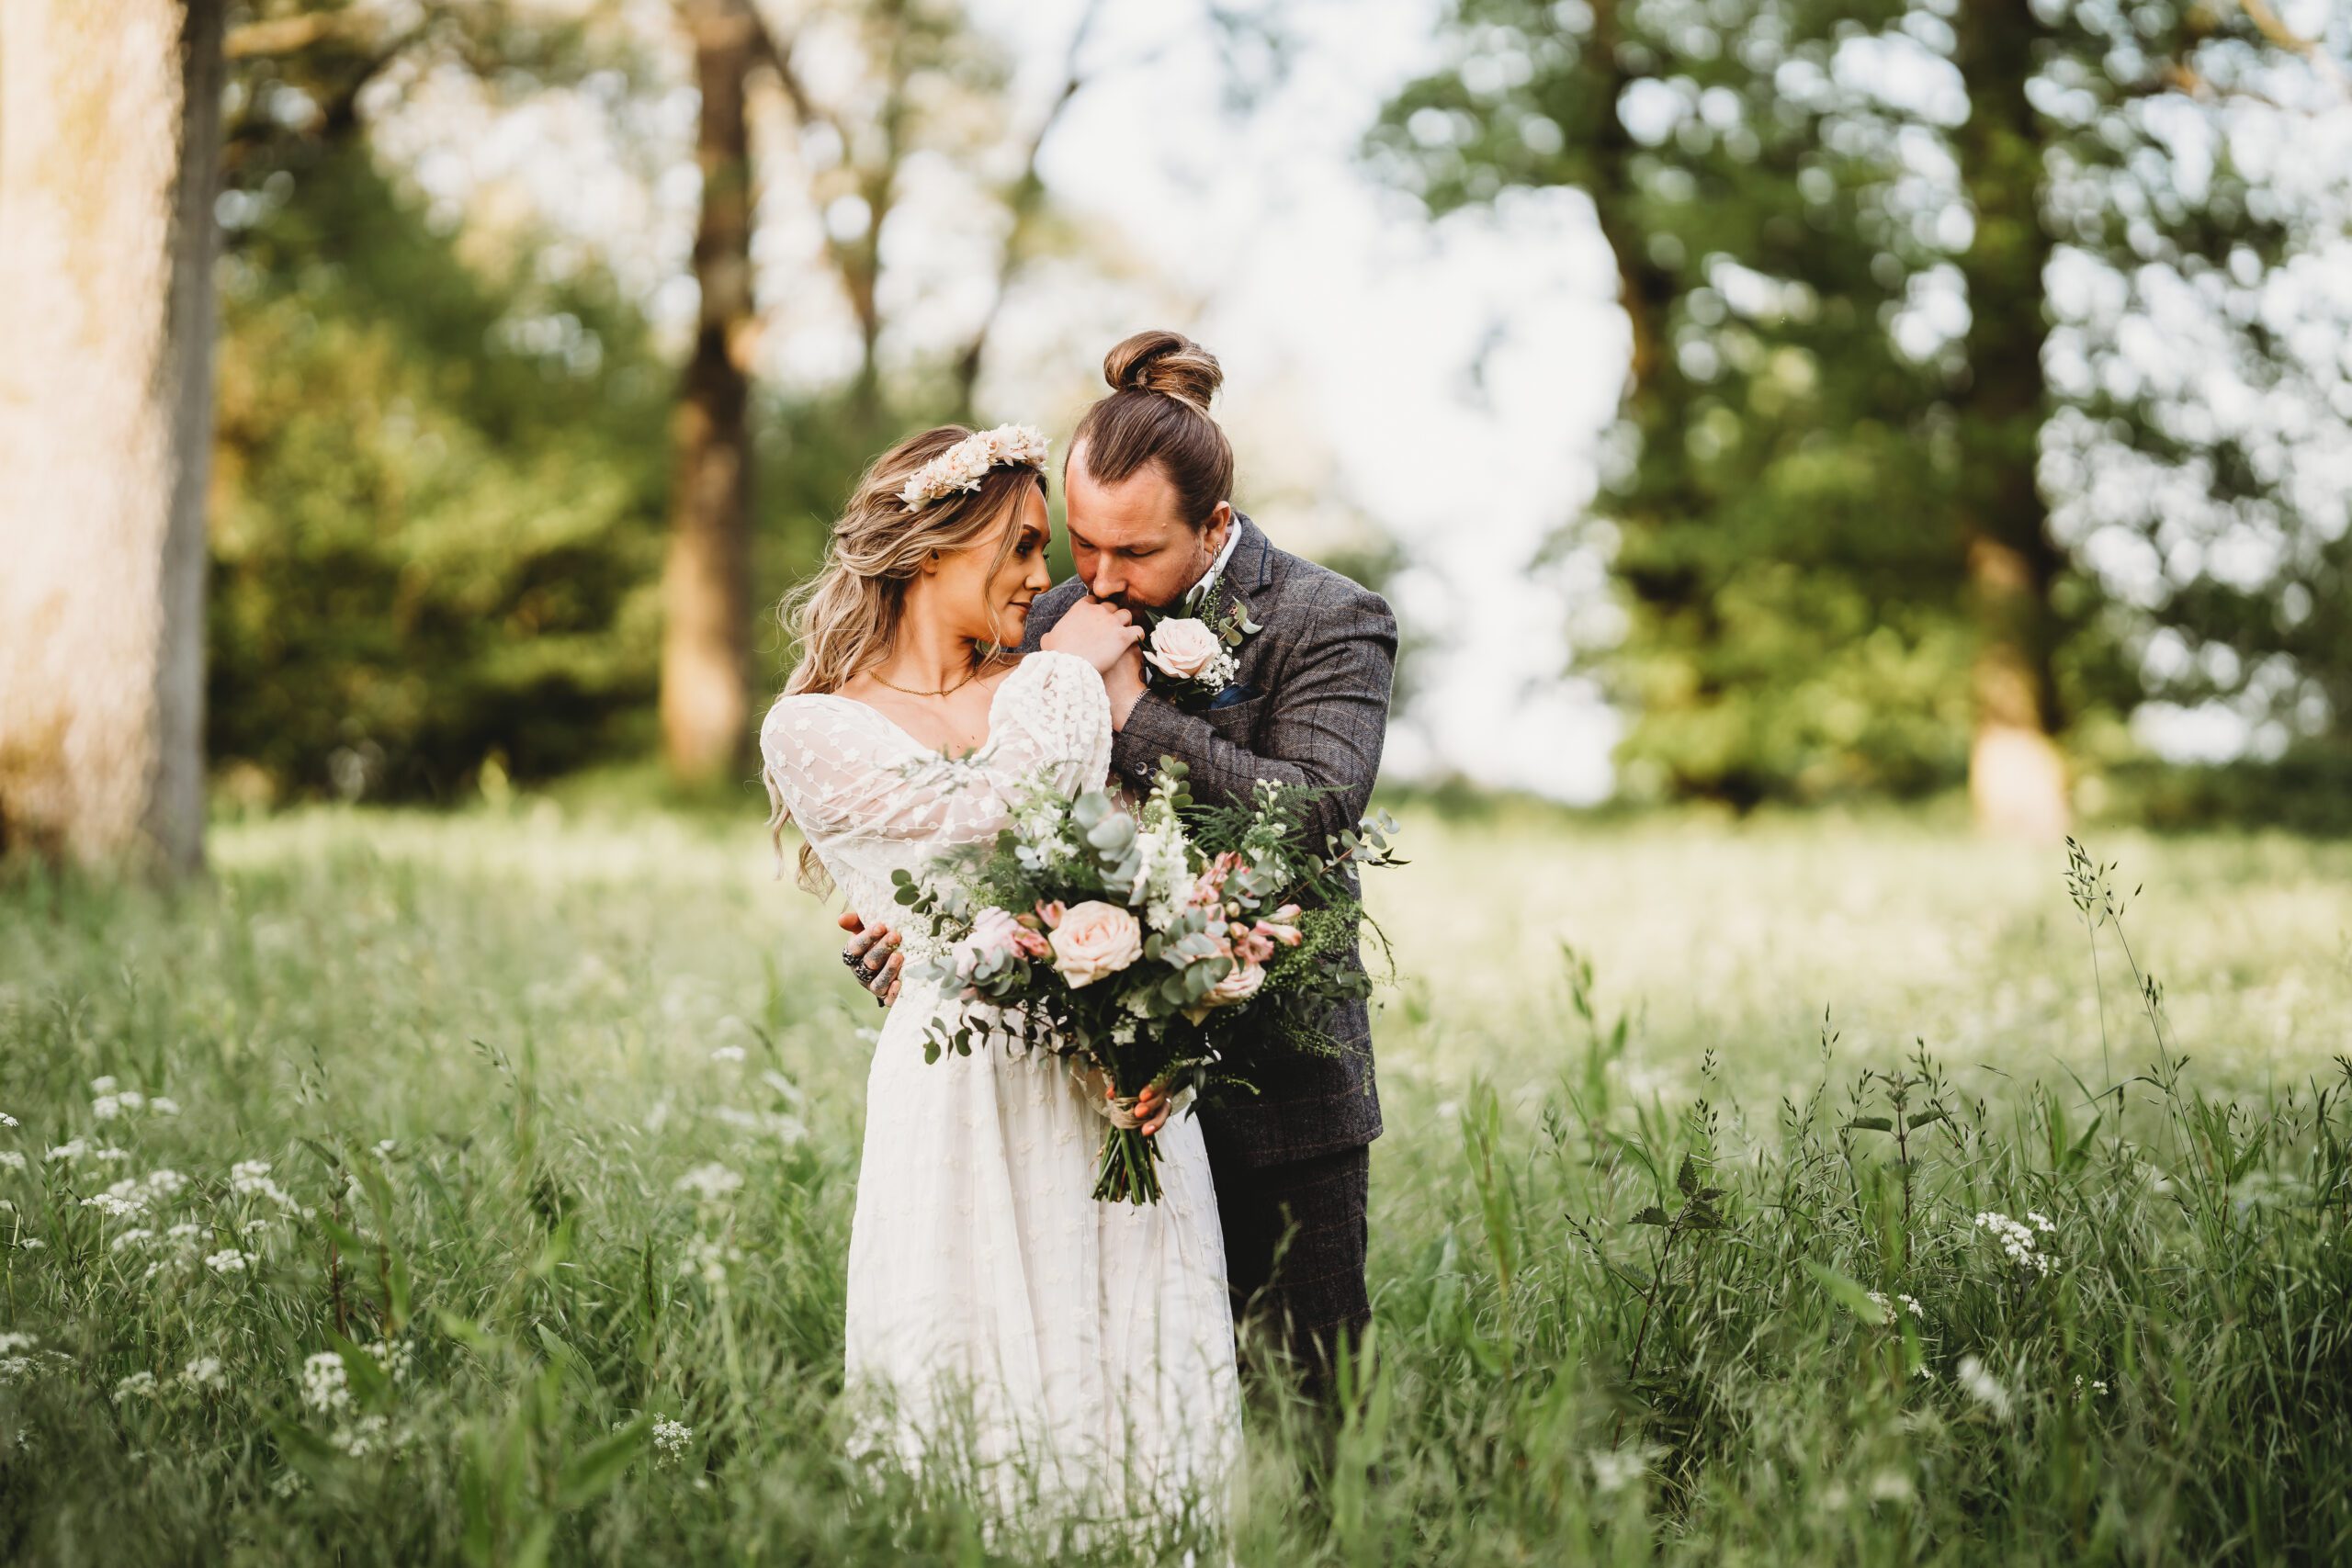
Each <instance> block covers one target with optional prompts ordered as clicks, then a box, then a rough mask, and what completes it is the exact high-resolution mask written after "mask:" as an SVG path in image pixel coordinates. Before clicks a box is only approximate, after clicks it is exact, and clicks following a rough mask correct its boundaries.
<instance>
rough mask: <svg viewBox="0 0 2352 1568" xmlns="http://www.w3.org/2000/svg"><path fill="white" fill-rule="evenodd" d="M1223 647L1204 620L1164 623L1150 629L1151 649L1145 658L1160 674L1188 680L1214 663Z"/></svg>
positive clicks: (1168, 621)
mask: <svg viewBox="0 0 2352 1568" xmlns="http://www.w3.org/2000/svg"><path fill="white" fill-rule="evenodd" d="M1224 651H1225V644H1224V642H1223V641H1221V640H1220V639H1219V638H1218V637H1217V635H1216V633H1215V632H1213V631H1211V630H1209V626H1208V623H1207V622H1206V621H1196V620H1192V619H1190V618H1187V619H1183V620H1167V621H1162V622H1160V623H1159V625H1158V626H1154V627H1152V628H1151V646H1150V648H1149V649H1147V650H1146V652H1145V653H1144V658H1145V659H1147V660H1149V661H1150V662H1151V666H1152V668H1153V669H1155V670H1158V671H1159V672H1160V673H1161V674H1162V675H1166V676H1169V677H1170V678H1171V679H1174V680H1178V681H1190V680H1193V679H1194V678H1196V677H1197V676H1199V675H1200V674H1201V672H1202V671H1204V670H1206V669H1207V668H1208V667H1209V666H1210V665H1212V664H1214V663H1216V658H1217V655H1218V654H1220V653H1223V652H1224Z"/></svg>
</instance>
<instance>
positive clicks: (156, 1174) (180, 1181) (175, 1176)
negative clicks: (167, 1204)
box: [139, 1166, 187, 1198]
mask: <svg viewBox="0 0 2352 1568" xmlns="http://www.w3.org/2000/svg"><path fill="white" fill-rule="evenodd" d="M139 1185H140V1188H141V1190H142V1191H144V1192H145V1193H146V1194H147V1196H148V1197H150V1198H171V1197H175V1196H176V1195H177V1194H178V1192H179V1190H180V1189H181V1188H183V1187H186V1186H187V1177H185V1176H182V1175H181V1174H180V1173H179V1172H178V1171H176V1170H174V1169H172V1168H170V1167H169V1166H164V1167H162V1168H158V1169H155V1170H151V1171H149V1172H148V1173H147V1178H146V1179H145V1180H143V1181H141V1183H140V1184H139Z"/></svg>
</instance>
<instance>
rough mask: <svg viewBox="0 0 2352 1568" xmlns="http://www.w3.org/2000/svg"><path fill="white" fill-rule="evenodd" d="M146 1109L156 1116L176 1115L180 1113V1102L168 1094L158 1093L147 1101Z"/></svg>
mask: <svg viewBox="0 0 2352 1568" xmlns="http://www.w3.org/2000/svg"><path fill="white" fill-rule="evenodd" d="M147 1109H148V1110H149V1111H153V1113H154V1114H155V1115H158V1116H177V1115H178V1114H179V1113H180V1102H179V1101H178V1100H174V1099H172V1098H171V1097H169V1096H168V1095H161V1094H159V1095H157V1096H156V1097H155V1098H154V1099H153V1100H149V1101H148V1102H147Z"/></svg>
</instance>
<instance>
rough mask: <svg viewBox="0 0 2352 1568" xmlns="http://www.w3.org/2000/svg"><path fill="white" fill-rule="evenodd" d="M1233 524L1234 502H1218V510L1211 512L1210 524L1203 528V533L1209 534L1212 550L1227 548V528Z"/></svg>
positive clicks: (1209, 543) (1208, 542)
mask: <svg viewBox="0 0 2352 1568" xmlns="http://www.w3.org/2000/svg"><path fill="white" fill-rule="evenodd" d="M1232 526H1233V502H1229V501H1220V502H1217V503H1216V511H1215V512H1212V513H1209V523H1208V526H1207V527H1205V528H1204V529H1202V530H1201V532H1202V533H1203V534H1204V535H1206V536H1207V544H1208V547H1209V548H1210V549H1211V550H1212V551H1215V550H1221V549H1223V548H1225V535H1226V530H1227V529H1228V528H1230V527H1232Z"/></svg>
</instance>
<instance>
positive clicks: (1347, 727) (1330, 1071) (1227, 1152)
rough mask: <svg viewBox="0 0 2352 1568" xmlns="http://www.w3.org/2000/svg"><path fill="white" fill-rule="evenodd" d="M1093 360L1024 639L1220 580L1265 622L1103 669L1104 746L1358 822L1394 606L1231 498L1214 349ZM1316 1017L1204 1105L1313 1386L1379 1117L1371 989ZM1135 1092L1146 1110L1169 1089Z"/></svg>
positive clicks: (1339, 1319)
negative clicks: (1208, 675)
mask: <svg viewBox="0 0 2352 1568" xmlns="http://www.w3.org/2000/svg"><path fill="white" fill-rule="evenodd" d="M1104 372H1105V376H1106V378H1108V379H1109V380H1110V382H1111V385H1112V387H1113V389H1114V390H1113V392H1112V394H1111V395H1110V396H1109V397H1106V398H1104V399H1103V400H1101V401H1099V402H1097V403H1096V404H1094V406H1093V407H1092V408H1091V409H1090V410H1088V411H1087V413H1086V415H1085V417H1084V418H1083V419H1082V420H1081V421H1080V423H1079V427H1078V430H1077V432H1076V433H1075V434H1073V436H1072V437H1071V441H1070V446H1069V455H1068V457H1067V458H1066V460H1065V462H1064V465H1063V472H1062V480H1063V489H1064V493H1065V496H1066V499H1067V502H1068V520H1069V537H1070V553H1071V557H1072V558H1073V560H1074V561H1075V563H1076V565H1077V568H1078V574H1077V576H1076V577H1075V578H1073V579H1072V580H1071V581H1067V582H1064V583H1062V584H1060V585H1059V586H1057V587H1056V588H1054V589H1053V590H1052V591H1050V592H1047V593H1046V594H1044V595H1043V596H1041V597H1040V598H1039V599H1038V600H1037V601H1036V602H1035V604H1034V605H1033V606H1032V607H1031V610H1030V614H1029V617H1028V626H1027V629H1026V634H1025V636H1024V638H1023V651H1024V652H1026V651H1034V650H1035V649H1037V648H1038V647H1039V646H1041V644H1045V643H1046V642H1048V641H1050V636H1049V634H1050V633H1051V632H1052V630H1053V627H1054V626H1055V625H1056V623H1057V622H1059V621H1060V620H1061V619H1062V617H1063V616H1065V615H1068V614H1069V612H1070V611H1071V610H1072V609H1073V608H1074V607H1076V606H1078V605H1080V604H1086V603H1089V602H1090V601H1091V602H1092V603H1095V604H1104V605H1109V606H1113V607H1114V608H1117V609H1121V610H1125V611H1129V612H1131V613H1136V615H1137V618H1138V619H1140V618H1141V613H1142V612H1163V611H1174V612H1179V613H1181V612H1182V610H1183V609H1185V608H1190V607H1193V606H1197V605H1199V604H1202V603H1204V601H1206V600H1208V599H1209V596H1210V594H1211V592H1212V591H1214V592H1215V602H1216V604H1218V605H1219V606H1220V612H1222V608H1223V607H1224V606H1229V605H1232V604H1240V605H1242V606H1244V607H1246V609H1247V610H1248V613H1249V615H1250V619H1251V620H1252V621H1253V622H1255V624H1256V625H1257V626H1259V627H1260V628H1261V629H1260V630H1258V631H1257V632H1256V633H1255V634H1253V635H1251V636H1250V637H1247V638H1246V639H1245V640H1244V641H1243V643H1242V644H1241V646H1240V648H1239V649H1238V650H1237V651H1236V653H1235V658H1236V660H1237V662H1238V669H1237V670H1236V671H1235V673H1234V676H1233V679H1232V681H1231V682H1229V683H1227V685H1225V686H1224V687H1223V688H1222V689H1220V690H1218V691H1216V692H1214V693H1210V692H1205V691H1203V690H1201V689H1200V688H1199V686H1198V684H1197V683H1194V684H1193V685H1191V686H1190V687H1186V686H1182V685H1179V684H1177V683H1175V682H1167V681H1164V680H1161V679H1160V678H1159V676H1158V675H1157V674H1153V675H1150V676H1148V674H1147V670H1146V666H1145V662H1144V660H1143V657H1142V654H1143V649H1142V648H1141V647H1136V648H1131V649H1129V650H1128V651H1127V653H1126V655H1125V659H1124V660H1123V661H1122V662H1121V663H1120V664H1119V665H1118V666H1116V667H1114V669H1113V671H1111V672H1110V673H1109V674H1108V675H1107V676H1106V677H1105V684H1106V685H1107V686H1108V687H1109V690H1110V695H1111V719H1112V726H1113V728H1114V731H1115V734H1114V738H1113V741H1112V750H1111V766H1112V769H1113V771H1114V773H1117V774H1118V775H1119V776H1120V777H1121V778H1123V779H1125V781H1126V783H1127V785H1128V787H1129V789H1130V790H1131V791H1133V792H1134V793H1135V794H1136V795H1138V796H1140V795H1143V794H1145V793H1148V791H1149V789H1150V787H1151V783H1152V778H1153V775H1154V774H1155V773H1157V771H1158V769H1159V761H1160V759H1161V758H1162V757H1174V758H1176V759H1177V760H1179V761H1182V763H1183V764H1184V765H1185V767H1186V768H1187V769H1188V770H1190V773H1189V780H1188V783H1189V785H1190V788H1191V791H1192V793H1193V795H1194V796H1195V797H1197V798H1200V799H1203V800H1211V801H1219V802H1246V801H1247V800H1248V799H1249V798H1250V792H1251V789H1252V787H1253V786H1254V785H1255V784H1256V783H1257V781H1259V780H1260V779H1272V780H1274V781H1275V782H1277V783H1281V784H1306V785H1311V786H1314V787H1316V788H1317V789H1319V790H1322V791H1324V792H1326V793H1323V794H1321V795H1317V797H1316V798H1315V800H1314V802H1313V803H1312V805H1311V807H1309V809H1308V812H1307V832H1308V835H1309V841H1310V842H1313V843H1316V844H1317V845H1320V844H1321V843H1322V842H1323V841H1324V840H1325V839H1326V837H1327V836H1328V835H1330V834H1333V833H1337V832H1340V831H1341V830H1342V829H1351V828H1353V827H1354V826H1356V824H1357V823H1358V822H1359V821H1360V820H1362V818H1363V814H1364V810H1365V807H1366V805H1367V803H1368V802H1369V800H1370V798H1371V795H1372V786H1373V780H1374V775H1375V774H1376V773H1378V772H1379V768H1380V753H1381V748H1382V745H1383V743H1384V741H1385V739H1386V734H1387V727H1388V698H1389V690H1390V684H1391V680H1392V676H1393V672H1394V670H1395V665H1396V659H1397V622H1396V618H1395V616H1394V615H1391V614H1390V613H1389V609H1388V606H1387V604H1385V603H1384V602H1383V601H1382V599H1381V598H1380V596H1379V595H1378V594H1375V593H1374V592H1370V591H1369V590H1366V589H1364V588H1363V587H1360V586H1358V585H1357V584H1356V583H1354V582H1352V581H1349V580H1348V579H1347V578H1345V577H1342V576H1340V574H1339V573H1337V572H1334V571H1329V570H1326V569H1324V568H1322V567H1319V566H1317V565H1315V564H1314V563H1312V562H1310V561H1306V560H1302V559H1300V558H1298V557H1296V556H1293V555H1290V554H1288V553H1287V552H1285V551H1283V550H1280V549H1277V548H1275V547H1274V546H1273V545H1272V544H1271V543H1270V542H1269V541H1268V540H1267V538H1266V536H1265V535H1264V534H1263V533H1261V531H1260V530H1259V528H1258V526H1257V525H1255V524H1254V523H1252V522H1250V519H1249V518H1248V517H1247V516H1245V515H1243V514H1242V513H1239V512H1237V511H1236V510H1234V507H1233V503H1232V499H1231V495H1230V490H1231V485H1232V479H1233V454H1232V447H1231V446H1230V445H1229V443H1228V442H1227V439H1226V435H1225V433H1224V431H1223V430H1222V429H1220V428H1219V427H1218V425H1217V424H1216V421H1215V420H1214V419H1213V418H1211V417H1210V415H1209V412H1208V403H1209V398H1210V396H1211V395H1212V394H1213V393H1214V392H1215V391H1216V387H1217V384H1218V382H1219V380H1220V379H1221V374H1220V372H1219V370H1218V367H1217V365H1216V360H1215V358H1214V357H1212V356H1211V355H1209V354H1208V352H1207V351H1206V350H1204V349H1203V348H1201V347H1199V346H1198V345H1197V344H1193V343H1191V342H1190V341H1188V340H1186V339H1184V338H1182V337H1181V336H1179V335H1178V334H1176V333H1139V334H1137V335H1136V337H1133V338H1129V339H1128V340H1126V341H1125V343H1122V344H1119V346H1118V347H1117V348H1114V349H1113V350H1112V351H1111V354H1110V355H1109V356H1108V358H1106V360H1105V361H1104ZM1221 618H1222V614H1221V613H1220V619H1221ZM1153 682H1158V683H1157V684H1155V683H1153ZM842 923H843V925H844V926H847V925H849V924H850V920H849V919H848V918H844V919H843V921H842ZM870 940H871V939H870V937H861V938H860V939H857V940H854V941H853V942H852V943H851V948H852V950H853V951H854V952H859V953H863V951H864V949H865V946H866V945H870ZM1354 957H1355V953H1354V950H1353V948H1352V946H1351V951H1350V958H1351V961H1353V960H1354ZM884 983H886V984H887V979H886V981H885V982H884ZM1327 1027H1328V1029H1329V1032H1330V1034H1331V1036H1332V1038H1333V1039H1335V1040H1337V1041H1338V1042H1339V1043H1340V1045H1341V1046H1342V1047H1343V1048H1344V1049H1343V1050H1342V1052H1341V1053H1340V1055H1310V1054H1306V1053H1302V1052H1295V1051H1292V1052H1283V1051H1269V1052H1267V1053H1266V1054H1265V1055H1264V1057H1263V1058H1262V1062H1263V1064H1264V1065H1263V1066H1261V1067H1259V1068H1258V1070H1257V1071H1256V1072H1255V1073H1254V1075H1253V1077H1254V1079H1255V1081H1256V1083H1257V1087H1258V1089H1259V1092H1258V1093H1257V1094H1255V1095H1250V1094H1247V1093H1241V1094H1237V1095H1235V1096H1233V1097H1231V1098H1230V1099H1229V1100H1227V1101H1226V1102H1225V1103H1223V1104H1216V1105H1210V1104H1204V1105H1203V1106H1202V1107H1201V1109H1200V1111H1199V1114H1200V1117H1201V1128H1202V1133H1203V1134H1204V1140H1205V1142H1206V1144H1207V1145H1208V1152H1209V1162H1210V1166H1211V1168H1212V1171H1213V1174H1214V1175H1215V1178H1216V1195H1217V1208H1218V1212H1219V1213H1220V1215H1221V1216H1222V1218H1223V1222H1224V1229H1225V1253H1226V1269H1227V1279H1228V1283H1229V1285H1230V1287H1231V1290H1232V1293H1233V1302H1234V1313H1235V1318H1236V1321H1237V1322H1241V1321H1245V1320H1247V1319H1249V1318H1250V1317H1253V1316H1254V1317H1255V1318H1256V1319H1257V1320H1258V1321H1260V1322H1261V1323H1263V1324H1264V1325H1265V1326H1266V1328H1267V1329H1268V1330H1270V1331H1271V1333H1272V1335H1273V1337H1274V1338H1275V1342H1276V1343H1278V1344H1280V1345H1281V1346H1282V1347H1283V1348H1284V1349H1285V1350H1286V1351H1287V1353H1288V1354H1289V1355H1290V1356H1291V1357H1292V1358H1293V1359H1294V1360H1295V1362H1296V1363H1297V1364H1298V1367H1299V1369H1300V1371H1302V1372H1303V1374H1304V1375H1305V1377H1306V1381H1307V1382H1308V1384H1309V1385H1310V1387H1312V1388H1315V1389H1316V1390H1317V1392H1327V1391H1328V1383H1329V1373H1330V1369H1331V1364H1332V1358H1333V1356H1334V1355H1335V1353H1336V1352H1337V1350H1338V1348H1339V1347H1340V1343H1341V1342H1342V1340H1343V1339H1344V1340H1349V1341H1352V1340H1354V1339H1357V1338H1360V1337H1361V1336H1362V1334H1363V1329H1364V1327H1365V1326H1366V1325H1367V1324H1368V1323H1369V1322H1370V1320H1371V1315H1372V1312H1371V1304H1370V1302H1369V1299H1368V1297H1367V1295H1366V1292H1365V1286H1364V1247H1365V1226H1364V1201H1365V1190H1366V1180H1367V1174H1368V1171H1369V1167H1370V1147H1369V1145H1371V1143H1372V1140H1373V1139H1374V1138H1376V1137H1378V1136H1379V1135H1380V1132H1381V1124H1380V1100H1379V1096H1378V1094H1377V1093H1376V1092H1375V1089H1374V1081H1373V1065H1372V1028H1371V1019H1370V1013H1369V1010H1368V1009H1367V1008H1366V1006H1365V1004H1364V1003H1363V1002H1362V1001H1351V1002H1349V1003H1347V1004H1345V1005H1343V1006H1342V1007H1341V1008H1340V1010H1338V1011H1337V1012H1336V1013H1335V1014H1334V1015H1333V1016H1332V1017H1331V1019H1330V1020H1329V1023H1328V1025H1327ZM1138 1111H1139V1113H1141V1114H1144V1115H1146V1117H1147V1123H1146V1124H1147V1125H1148V1126H1150V1127H1153V1128H1154V1129H1156V1127H1157V1125H1158V1123H1159V1122H1160V1121H1162V1120H1164V1119H1165V1117H1166V1115H1167V1107H1166V1105H1165V1103H1164V1102H1162V1103H1160V1104H1159V1105H1158V1106H1157V1107H1154V1106H1152V1105H1150V1104H1148V1103H1147V1104H1143V1105H1139V1106H1138Z"/></svg>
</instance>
